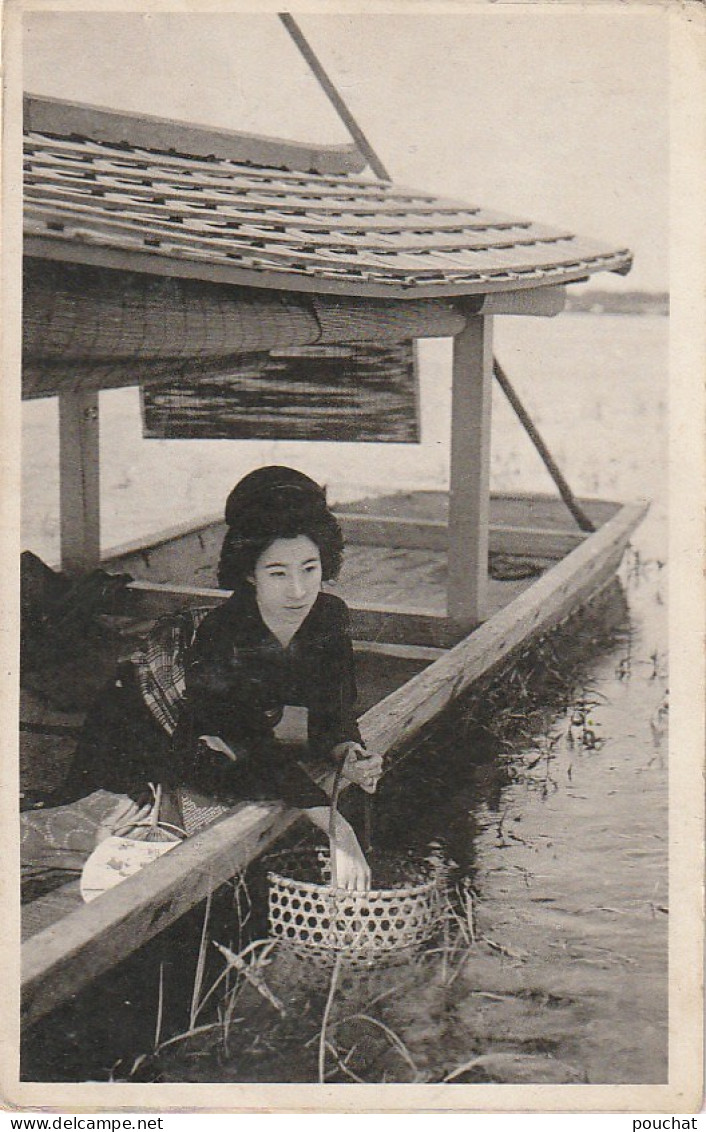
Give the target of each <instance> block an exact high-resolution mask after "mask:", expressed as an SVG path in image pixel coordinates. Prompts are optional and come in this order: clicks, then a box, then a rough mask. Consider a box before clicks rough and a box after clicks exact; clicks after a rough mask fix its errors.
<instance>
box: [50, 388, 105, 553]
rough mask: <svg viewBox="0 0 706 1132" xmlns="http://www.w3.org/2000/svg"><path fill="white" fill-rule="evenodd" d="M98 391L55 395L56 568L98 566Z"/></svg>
mask: <svg viewBox="0 0 706 1132" xmlns="http://www.w3.org/2000/svg"><path fill="white" fill-rule="evenodd" d="M98 442H99V420H98V391H97V390H83V391H78V392H74V391H72V392H66V393H61V394H60V396H59V500H60V529H61V569H62V570H63V571H64V572H65V573H67V574H79V573H84V572H85V571H87V570H92V569H94V568H95V567H96V566H98V564H99V562H100V477H99V452H98Z"/></svg>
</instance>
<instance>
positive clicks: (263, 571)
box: [251, 535, 321, 632]
mask: <svg viewBox="0 0 706 1132" xmlns="http://www.w3.org/2000/svg"><path fill="white" fill-rule="evenodd" d="M251 581H253V582H254V583H255V592H256V594H257V604H258V606H259V608H260V613H261V614H262V618H263V620H264V621H265V623H266V624H267V625H269V626H270V627H273V626H275V627H276V626H282V627H283V628H284V629H285V630H288V631H293V632H296V630H297V629H298V628H299V626H300V625H301V623H302V622H303V621H304V619H305V617H306V616H307V614H308V613H309V611H310V609H311V608H312V606H313V604H314V602H315V601H316V598H317V596H318V593H319V590H320V589H321V555H320V554H319V548H318V546H317V545H316V543H314V542H312V540H311V539H310V538H308V537H307V536H306V535H297V537H296V538H278V539H275V541H274V542H272V543H270V545H269V546H268V547H267V549H266V550H264V551H263V552H262V554H261V555H260V557H259V558H258V560H257V563H256V565H255V571H254V574H253V577H252V579H251Z"/></svg>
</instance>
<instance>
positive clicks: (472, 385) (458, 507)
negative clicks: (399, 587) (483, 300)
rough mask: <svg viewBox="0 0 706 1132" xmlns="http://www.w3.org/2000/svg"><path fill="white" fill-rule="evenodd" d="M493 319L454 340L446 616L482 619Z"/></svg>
mask: <svg viewBox="0 0 706 1132" xmlns="http://www.w3.org/2000/svg"><path fill="white" fill-rule="evenodd" d="M492 383H493V336H492V319H491V318H490V317H488V316H486V317H483V316H473V317H471V318H469V319H468V321H467V322H466V328H465V330H463V331H461V333H460V334H458V335H457V336H456V337H455V338H454V357H453V379H452V388H451V476H450V485H449V588H448V614H449V617H450V618H451V619H452V620H453V621H454V622H456V623H457V624H458V625H462V626H464V627H467V628H470V627H471V626H473V625H477V624H478V622H479V621H482V620H483V617H484V613H485V600H486V588H487V581H488V534H489V531H488V528H489V513H490V413H491V404H492Z"/></svg>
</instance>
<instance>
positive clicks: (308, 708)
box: [174, 467, 382, 888]
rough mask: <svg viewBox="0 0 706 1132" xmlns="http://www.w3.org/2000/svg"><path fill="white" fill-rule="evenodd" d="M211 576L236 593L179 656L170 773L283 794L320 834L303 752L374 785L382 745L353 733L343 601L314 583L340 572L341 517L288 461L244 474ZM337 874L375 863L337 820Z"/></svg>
mask: <svg viewBox="0 0 706 1132" xmlns="http://www.w3.org/2000/svg"><path fill="white" fill-rule="evenodd" d="M226 523H227V525H228V530H227V533H226V536H225V538H224V541H223V547H222V551H221V558H220V563H219V571H218V580H219V585H220V586H221V587H222V588H223V589H228V590H232V591H233V593H232V596H231V597H230V598H229V599H228V600H227V601H226V602H225V603H224V604H223V605H221V606H219V607H218V608H217V609H215V610H213V611H212V612H211V613H210V614H209V615H208V616H207V617H206V618H205V620H204V621H203V622H202V623H201V625H200V626H199V628H198V630H197V632H196V635H195V638H194V642H193V645H192V647H191V648H190V650H189V651H188V653H187V656H186V662H185V680H186V695H185V697H184V700H183V702H182V705H181V710H180V715H179V722H178V725H177V729H176V734H175V737H174V744H175V752H176V756H177V765H178V767H179V770H178V775H179V778H180V779H181V780H182V782H185V783H187V784H191V785H193V786H195V787H196V788H198V789H199V790H201V791H203V792H204V793H206V794H209V795H215V796H217V797H221V798H231V799H233V798H236V797H237V798H241V799H242V798H249V799H256V798H258V799H264V798H270V799H275V798H276V799H280V800H282V801H285V802H287V803H288V804H289V805H291V806H295V807H297V808H299V809H301V810H302V811H303V812H304V814H305V815H306V816H307V817H308V819H309V820H310V821H311V822H313V824H314V825H316V826H317V827H319V828H320V829H323V830H326V831H328V829H329V819H330V808H329V798H328V795H327V794H326V793H325V791H324V790H322V789H321V788H320V787H318V786H317V785H316V784H315V783H314V782H313V781H312V779H311V778H310V777H309V775H308V774H307V773H306V772H305V771H304V769H303V768H302V767H301V766H300V765H299V762H298V758H299V757H301V756H302V755H303V754H308V755H309V756H312V755H313V756H320V757H324V758H327V759H329V760H330V761H331V762H332V763H333V764H335V765H341V764H342V774H343V776H344V777H345V778H347V779H349V780H350V781H351V782H354V783H357V784H358V785H359V786H361V787H362V788H363V789H364V790H366V791H368V792H373V791H374V790H375V788H376V785H377V781H378V778H379V776H380V772H381V768H382V759H381V758H380V756H379V755H375V754H369V753H368V752H366V751H365V750H364V748H363V745H362V743H361V736H360V731H359V730H358V725H357V722H356V718H355V714H354V707H355V699H356V685H355V673H354V661H353V648H352V642H351V636H350V628H349V618H348V609H347V607H346V605H345V603H344V602H343V601H341V599H340V598H338V597H335V596H334V595H332V594H328V593H324V592H322V590H321V583H322V581H331V580H332V579H333V578H335V577H336V576H337V574H338V571H339V568H340V564H341V557H342V551H343V538H342V535H341V530H340V527H339V525H338V523H337V521H336V519H335V517H334V516H333V514H332V513H331V511H330V510H329V508H328V506H327V504H326V496H325V493H324V491H323V490H322V488H320V487H319V485H318V484H316V483H315V482H314V481H313V480H311V479H310V478H309V477H308V476H305V475H303V474H302V473H301V472H297V471H295V470H294V469H292V468H286V467H266V468H260V469H258V470H257V471H255V472H251V473H250V474H249V475H247V476H245V478H244V479H243V480H241V481H240V483H239V484H238V485H237V486H236V487H235V488H234V489H233V491H232V492H231V493H230V495H229V497H228V500H227V503H226ZM335 828H336V836H335V845H333V846H332V847H331V848H332V851H333V852H335V862H336V871H337V878H338V884H339V885H340V886H341V887H344V888H367V887H369V885H370V870H369V868H368V865H367V862H366V860H365V857H364V854H363V852H362V850H361V848H360V845H359V843H358V839H357V837H356V835H355V833H354V831H353V829H352V827H351V826H350V824H349V823H348V822H347V821H346V820H345V819H344V818H343V817H342V816H341V815H337V816H336V823H335Z"/></svg>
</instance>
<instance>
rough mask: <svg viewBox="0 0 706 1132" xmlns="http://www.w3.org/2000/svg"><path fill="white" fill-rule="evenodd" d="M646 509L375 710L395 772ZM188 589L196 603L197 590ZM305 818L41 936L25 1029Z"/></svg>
mask: <svg viewBox="0 0 706 1132" xmlns="http://www.w3.org/2000/svg"><path fill="white" fill-rule="evenodd" d="M646 511H647V506H646V505H644V504H636V505H630V506H624V507H622V508H620V509H618V510H617V512H616V513H615V514H614V515H613V517H612V518H610V519H608V521H607V522H606V523H605V524H604V526H602V527H601V528H600V529H599V530H598V531H597V532H596V533H595V534H592V535H590V536H589V537H587V538H586V539H585V540H584V541H583V542H581V544H580V545H578V546H576V547H575V548H574V549H573V550H572V551H571V552H570V553H569V554H568V555H567V556H566V557H565V558H563V559H562V560H561V561H559V562H558V563H557V564H556V565H554V566H552V567H551V568H550V569H549V570H547V572H546V573H544V574H543V575H542V576H541V577H540V578H538V579H537V580H536V581H534V582H533V583H532V584H531V585H529V587H528V588H526V589H525V590H524V591H523V592H522V593H520V594H519V595H518V596H517V597H515V598H514V600H512V601H510V603H509V604H508V605H506V606H505V607H504V608H503V609H501V610H499V611H498V612H497V613H495V614H493V615H492V616H491V617H490V618H489V619H488V620H487V621H485V622H484V623H483V624H482V625H481V626H479V627H478V628H477V629H475V630H474V631H473V632H472V633H470V634H469V635H467V636H465V637H463V639H461V640H460V641H459V642H458V644H456V645H455V646H454V647H453V648H451V649H450V650H448V651H445V652H443V654H442V655H439V656H438V659H435V660H434V661H433V662H432V663H430V664H429V665H428V667H426V668H424V669H423V670H422V671H421V672H418V673H417V675H415V676H413V677H412V678H411V679H410V680H408V681H407V682H406V683H404V684H403V685H402V686H401V687H399V688H398V689H397V690H396V691H394V692H392V693H391V694H390V695H388V696H387V697H385V698H384V699H383V700H381V701H380V702H379V703H376V704H374V705H372V706H371V707H369V709H368V710H367V711H366V712H365V713H364V715H363V716H362V717H361V720H360V726H361V731H362V733H363V735H364V737H365V740H366V742H367V744H368V746H369V748H370V749H371V750H376V751H379V752H380V753H381V754H384V755H385V756H386V757H387V759H388V765H390V764H391V763H392V762H394V760H395V757H396V756H397V755H399V753H400V752H401V751H402V749H403V748H404V747H405V746H406V745H407V744H409V743H410V742H411V741H412V740H413V739H414V738H415V737H416V736H418V735H420V733H421V732H422V731H423V730H424V729H425V728H426V727H428V726H429V724H431V723H432V722H433V721H434V720H435V719H436V717H437V716H439V715H440V713H442V712H443V711H444V710H445V709H446V708H448V707H449V706H450V705H451V703H452V702H453V701H454V700H456V699H457V698H458V697H459V696H461V695H463V694H464V693H466V692H468V691H469V689H470V688H471V687H472V685H473V684H474V683H475V682H476V681H478V680H479V679H480V678H481V677H486V676H487V675H488V674H489V673H491V672H492V670H493V669H494V668H496V667H497V666H498V665H499V664H501V663H502V662H503V661H505V660H506V659H507V657H509V656H510V654H511V653H513V652H514V651H515V650H516V649H517V648H518V647H520V646H524V645H526V644H527V643H528V642H530V641H531V640H532V638H533V637H535V636H539V635H543V634H546V633H547V632H549V631H550V630H552V629H553V628H555V627H556V626H557V625H559V624H560V623H561V621H562V620H564V619H565V618H566V617H567V616H568V615H569V614H571V613H572V612H574V611H575V610H576V609H578V608H579V607H580V606H581V605H583V604H585V603H587V602H588V600H589V599H590V598H591V597H592V596H593V595H595V594H596V593H597V592H598V591H600V590H601V588H602V587H603V586H605V585H606V584H607V583H608V582H609V581H610V579H611V578H612V577H613V576H614V574H615V572H616V570H617V568H618V565H619V563H620V560H621V558H622V556H623V553H624V551H625V549H626V547H627V544H628V541H629V539H630V536H631V534H632V532H633V531H634V529H635V528H636V527H637V525H638V524H639V523H640V522H641V520H642V519H643V517H644V515H645V513H646ZM141 588H142V592H143V594H146V593H148V592H149V591H150V589H151V590H152V593H153V595H154V594H155V592H156V591H157V590H158V587H155V586H153V585H150V583H141ZM182 589H183V591H184V593H183V594H182V596H183V598H184V600H187V598H188V594H187V593H186V591H187V590H188V587H182ZM197 592H198V591H194V590H193V589H190V590H189V594H193V593H197ZM202 592H203V593H208V592H209V591H202ZM211 593H212V591H211ZM323 777H324V780H325V776H323ZM297 817H298V813H297V812H296V811H292V810H288V809H287V808H286V807H285V806H283V805H281V804H277V803H247V804H244V805H242V806H239V807H237V808H236V809H235V810H234V812H233V813H232V814H231V815H229V816H228V817H226V818H225V819H223V820H222V821H220V822H218V823H217V824H215V825H214V826H212V827H210V828H208V829H206V830H204V831H203V832H201V833H198V834H196V835H195V836H193V837H192V838H190V839H189V840H188V841H186V842H185V843H183V844H182V845H179V846H178V847H177V848H176V849H174V850H173V851H172V852H171V853H169V854H167V855H166V856H164V857H163V858H161V859H160V860H158V861H155V862H154V863H153V864H152V865H150V867H149V868H148V869H146V870H144V871H143V872H142V873H140V874H138V875H136V876H133V877H131V878H129V879H128V880H126V881H125V882H124V883H123V884H121V885H119V886H117V888H115V889H113V890H112V891H110V892H107V893H105V894H104V895H103V896H101V897H100V899H98V900H96V901H94V902H93V903H91V904H88V905H84V906H79V907H78V908H77V909H76V910H75V911H73V912H71V913H69V914H68V915H66V916H64V917H63V918H62V919H61V920H59V921H58V922H55V923H53V924H51V925H50V926H49V927H47V928H45V929H44V930H40V931H38V932H37V934H35V935H33V936H31V937H30V938H29V939H28V940H27V941H26V942H25V944H24V945H23V954H22V1017H23V1022H24V1024H25V1025H26V1026H29V1025H32V1024H34V1023H35V1022H37V1021H38V1020H39V1019H40V1018H42V1017H43V1016H44V1015H45V1014H47V1013H48V1012H49V1011H50V1010H52V1009H53V1008H54V1007H56V1006H58V1005H59V1004H60V1003H61V1002H63V1001H65V1000H66V999H67V998H68V997H69V996H70V995H72V994H75V993H76V992H77V991H79V990H80V989H81V988H82V987H84V986H85V985H86V984H87V983H89V982H90V981H91V980H92V979H94V978H96V977H97V976H98V975H100V974H101V973H102V972H104V971H106V970H107V969H109V968H110V967H112V966H113V965H114V964H116V963H117V962H119V961H120V960H121V959H123V958H124V957H126V956H127V955H129V954H130V953H131V952H133V951H135V950H136V949H137V948H138V947H139V946H140V945H141V944H143V943H145V942H146V941H147V940H149V939H150V938H152V937H153V936H154V935H156V934H157V933H158V932H160V931H162V930H163V929H164V928H166V927H167V926H168V925H170V924H172V923H173V922H174V921H175V920H177V919H178V918H179V917H180V916H182V915H183V914H184V913H185V912H187V911H188V910H189V909H190V908H192V907H193V906H194V905H195V904H197V903H198V902H199V901H200V900H201V899H203V898H204V897H205V896H206V895H207V893H208V892H209V891H212V890H213V889H214V888H216V887H217V886H218V885H220V884H222V883H223V882H225V881H227V880H228V879H230V878H231V877H233V876H234V875H235V874H236V873H237V872H239V871H242V870H244V869H245V868H246V867H247V865H248V864H249V863H250V862H251V861H252V860H254V859H255V858H256V857H257V856H259V855H260V854H261V853H263V852H264V851H265V850H267V849H268V848H269V847H270V846H272V844H273V843H274V842H275V841H276V840H277V839H278V838H279V837H280V836H281V835H282V833H283V832H284V831H285V830H286V829H287V828H288V827H289V826H291V825H292V824H293V823H294V822H295V821H296V820H297ZM42 899H45V900H48V899H50V898H42ZM37 903H40V902H37Z"/></svg>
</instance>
